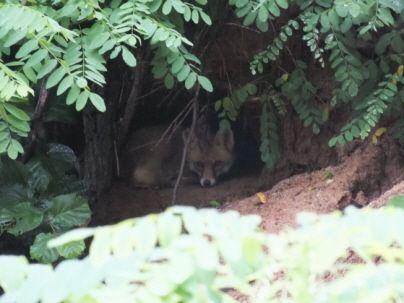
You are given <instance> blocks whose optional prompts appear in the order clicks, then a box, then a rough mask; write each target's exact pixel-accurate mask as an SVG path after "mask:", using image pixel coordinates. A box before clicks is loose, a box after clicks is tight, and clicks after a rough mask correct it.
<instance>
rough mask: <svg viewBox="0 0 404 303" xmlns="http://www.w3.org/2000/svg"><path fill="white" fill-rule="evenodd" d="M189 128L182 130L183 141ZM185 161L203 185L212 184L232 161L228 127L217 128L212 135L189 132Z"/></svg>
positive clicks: (231, 141) (232, 144) (231, 146)
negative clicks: (198, 134)
mask: <svg viewBox="0 0 404 303" xmlns="http://www.w3.org/2000/svg"><path fill="white" fill-rule="evenodd" d="M189 135H190V130H189V129H186V130H184V132H183V139H184V142H187V138H188V136H189ZM187 161H188V165H189V168H190V169H191V170H192V171H194V172H195V173H197V174H198V176H199V183H200V184H201V185H202V186H203V187H208V186H214V185H215V184H216V183H217V179H218V177H219V176H220V175H222V174H224V173H226V172H227V171H228V170H229V169H230V168H231V166H232V165H233V161H234V138H233V132H232V131H231V130H230V129H225V130H219V131H218V132H217V133H216V134H215V135H214V136H212V135H207V136H203V138H202V136H197V135H195V134H191V137H190V142H189V146H188V153H187Z"/></svg>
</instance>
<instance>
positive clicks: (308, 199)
mask: <svg viewBox="0 0 404 303" xmlns="http://www.w3.org/2000/svg"><path fill="white" fill-rule="evenodd" d="M402 158H403V157H402V156H400V150H399V149H398V147H397V146H396V145H395V144H394V142H393V141H392V140H390V139H389V138H385V139H384V140H383V141H381V142H380V144H379V145H377V146H375V145H373V144H371V143H363V144H359V143H354V144H352V145H351V146H348V147H347V148H345V149H344V150H342V151H340V152H339V159H340V161H339V164H338V165H334V166H328V167H326V168H324V169H321V170H317V171H315V172H311V173H302V174H299V175H294V176H292V177H290V178H287V179H284V180H283V181H280V182H279V183H277V184H276V185H275V186H274V187H272V185H273V184H274V182H275V180H274V178H272V179H268V178H267V176H265V174H264V175H262V174H257V173H255V174H254V173H251V174H250V175H244V176H242V177H241V176H240V177H232V178H231V179H229V180H223V181H222V182H220V183H219V184H218V185H217V186H215V187H212V188H207V189H205V188H201V187H200V186H199V185H187V186H183V187H181V188H180V190H179V193H178V196H177V197H178V202H179V204H182V205H192V206H196V207H198V208H200V207H209V206H214V205H216V204H218V203H225V204H224V205H223V207H221V208H222V209H223V210H228V209H235V210H238V211H240V212H241V213H243V214H259V215H261V216H262V218H263V224H262V226H263V227H264V229H265V230H267V231H270V232H276V231H279V230H280V229H281V228H283V227H284V226H285V225H289V226H293V225H294V222H295V216H296V214H297V213H299V212H301V211H311V212H317V213H327V212H331V211H334V210H336V209H343V208H345V207H346V206H348V205H350V204H353V205H356V206H359V207H362V206H365V205H368V204H369V203H370V202H371V203H370V205H371V206H375V207H377V206H381V205H383V203H385V201H386V199H388V198H389V197H391V196H394V195H397V194H404V171H403V166H402V162H403V161H402ZM400 182H401V183H400ZM271 187H272V189H270V190H269V191H266V192H263V193H262V194H260V195H261V198H260V197H259V195H257V194H256V193H257V192H260V191H262V190H267V189H268V188H271ZM248 196H250V197H249V198H245V197H248ZM171 198H172V189H171V188H168V189H160V190H157V189H156V190H154V189H135V188H133V187H132V186H131V185H129V183H128V182H124V181H118V182H116V183H115V184H114V186H113V188H112V190H111V191H110V192H109V193H107V194H106V195H104V197H103V198H102V200H101V201H100V202H99V203H98V205H97V207H95V214H94V217H93V218H94V219H93V225H99V224H109V223H114V222H118V221H120V220H123V219H125V218H129V217H137V216H143V215H146V214H149V213H155V212H161V211H163V210H164V209H165V208H166V207H169V206H171ZM260 199H263V200H266V202H265V201H264V202H265V203H262V202H261V201H260ZM212 201H215V203H212ZM234 201H236V202H234Z"/></svg>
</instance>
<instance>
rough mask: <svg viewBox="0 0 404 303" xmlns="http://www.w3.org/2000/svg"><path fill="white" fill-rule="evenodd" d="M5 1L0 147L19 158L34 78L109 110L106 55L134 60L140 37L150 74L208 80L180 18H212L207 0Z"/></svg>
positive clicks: (1, 6)
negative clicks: (148, 52) (146, 46)
mask: <svg viewBox="0 0 404 303" xmlns="http://www.w3.org/2000/svg"><path fill="white" fill-rule="evenodd" d="M193 2H195V4H193V3H188V2H183V1H181V0H166V1H164V2H163V1H161V0H130V1H122V0H113V1H103V0H93V1H84V0H63V1H58V0H52V1H44V0H33V1H19V0H6V1H2V2H1V3H0V28H1V30H0V154H3V153H6V154H7V155H8V156H9V157H10V158H12V159H16V158H17V156H18V154H22V153H23V147H22V145H21V144H20V143H19V139H20V138H21V137H26V136H27V135H28V133H29V131H30V118H31V117H30V116H29V115H28V114H27V112H26V111H25V109H24V105H25V103H27V102H31V101H32V96H33V95H34V93H35V87H36V86H37V84H38V83H40V82H43V83H44V84H46V89H48V90H54V91H55V92H56V94H57V95H58V96H59V95H63V96H64V98H65V102H66V104H67V105H72V106H74V107H75V108H76V110H77V111H81V110H82V109H83V108H84V107H85V106H86V105H87V103H91V104H92V105H93V106H94V107H95V108H97V109H98V110H99V111H101V112H103V111H105V110H106V106H105V102H104V99H103V97H102V96H100V95H99V94H97V93H96V92H95V91H96V90H95V86H103V85H104V84H105V73H106V72H107V62H108V61H109V60H115V59H116V58H117V57H118V56H120V58H121V59H122V60H123V61H124V62H125V63H126V64H127V65H128V66H129V67H134V66H136V64H137V60H136V58H135V55H134V54H133V52H134V50H135V49H136V48H138V47H139V46H140V45H141V44H142V43H143V41H150V44H151V45H152V47H153V51H154V58H153V59H152V66H153V70H152V72H153V75H154V76H155V77H156V78H157V79H164V83H165V84H166V86H167V87H168V88H172V87H173V86H174V83H175V80H178V81H179V82H184V83H185V87H186V88H187V89H191V88H192V87H193V86H194V85H195V84H196V83H199V84H200V85H201V87H202V88H204V89H205V90H207V91H212V90H213V87H212V84H211V82H210V81H209V79H207V78H206V77H204V76H203V75H202V74H201V72H200V69H199V65H200V61H199V59H198V58H197V57H195V56H194V55H192V54H191V53H190V52H189V51H188V50H187V47H190V46H192V43H191V41H189V40H188V39H187V38H186V37H185V36H184V35H183V34H182V32H183V31H184V26H183V23H184V22H186V23H188V22H192V23H194V24H198V23H200V22H203V23H205V24H211V19H210V17H209V16H208V15H207V14H206V13H205V12H204V11H203V9H202V7H203V6H204V5H206V3H207V0H196V1H193Z"/></svg>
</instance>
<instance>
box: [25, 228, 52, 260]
mask: <svg viewBox="0 0 404 303" xmlns="http://www.w3.org/2000/svg"><path fill="white" fill-rule="evenodd" d="M55 236H56V235H54V234H51V233H40V234H38V235H37V236H36V237H35V241H34V243H33V244H32V245H31V247H30V249H29V253H30V256H31V258H32V259H34V260H37V261H39V262H41V263H53V262H55V261H56V260H57V259H58V258H59V253H58V251H57V250H56V249H55V248H48V247H47V243H48V241H49V240H51V239H53V238H54V237H55Z"/></svg>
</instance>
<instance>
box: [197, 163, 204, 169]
mask: <svg viewBox="0 0 404 303" xmlns="http://www.w3.org/2000/svg"><path fill="white" fill-rule="evenodd" d="M195 166H196V168H198V169H202V168H203V163H202V162H195Z"/></svg>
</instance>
